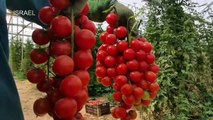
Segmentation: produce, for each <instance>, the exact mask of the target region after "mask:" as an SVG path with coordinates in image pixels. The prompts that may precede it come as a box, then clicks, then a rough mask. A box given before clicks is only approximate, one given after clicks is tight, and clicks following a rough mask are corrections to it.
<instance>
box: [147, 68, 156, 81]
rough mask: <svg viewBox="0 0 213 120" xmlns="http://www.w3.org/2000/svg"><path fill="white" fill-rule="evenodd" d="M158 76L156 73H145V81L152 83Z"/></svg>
mask: <svg viewBox="0 0 213 120" xmlns="http://www.w3.org/2000/svg"><path fill="white" fill-rule="evenodd" d="M156 77H157V76H156V74H155V73H154V72H151V71H148V72H146V73H145V79H146V80H147V81H149V82H151V83H153V82H155V81H156Z"/></svg>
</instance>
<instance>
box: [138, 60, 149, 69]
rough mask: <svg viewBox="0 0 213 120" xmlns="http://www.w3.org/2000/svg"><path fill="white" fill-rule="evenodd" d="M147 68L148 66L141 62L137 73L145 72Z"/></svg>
mask: <svg viewBox="0 0 213 120" xmlns="http://www.w3.org/2000/svg"><path fill="white" fill-rule="evenodd" d="M148 68H149V65H148V64H147V63H146V62H145V61H142V62H140V63H139V71H140V72H146V71H147V70H148Z"/></svg>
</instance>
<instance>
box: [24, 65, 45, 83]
mask: <svg viewBox="0 0 213 120" xmlns="http://www.w3.org/2000/svg"><path fill="white" fill-rule="evenodd" d="M45 77H46V75H45V72H44V71H43V70H42V69H38V68H37V69H36V68H34V69H30V70H28V72H27V79H28V80H29V81H30V82H31V83H39V82H41V81H42V80H45Z"/></svg>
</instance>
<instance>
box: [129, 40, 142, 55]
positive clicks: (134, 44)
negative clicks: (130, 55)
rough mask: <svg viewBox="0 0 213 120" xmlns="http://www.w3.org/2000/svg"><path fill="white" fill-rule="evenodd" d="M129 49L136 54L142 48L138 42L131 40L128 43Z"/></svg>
mask: <svg viewBox="0 0 213 120" xmlns="http://www.w3.org/2000/svg"><path fill="white" fill-rule="evenodd" d="M130 47H131V48H132V49H133V50H134V51H136V52H137V51H139V50H140V49H141V48H142V46H141V44H140V41H138V40H132V41H131V43H130Z"/></svg>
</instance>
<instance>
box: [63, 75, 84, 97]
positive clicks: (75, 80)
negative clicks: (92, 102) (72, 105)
mask: <svg viewBox="0 0 213 120" xmlns="http://www.w3.org/2000/svg"><path fill="white" fill-rule="evenodd" d="M81 89H82V82H81V80H80V78H79V77H78V76H76V75H69V76H67V77H66V78H65V79H64V80H63V81H62V82H61V86H60V91H61V92H62V93H63V94H64V95H65V96H67V97H74V96H76V95H77V94H78V92H80V91H81Z"/></svg>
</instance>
